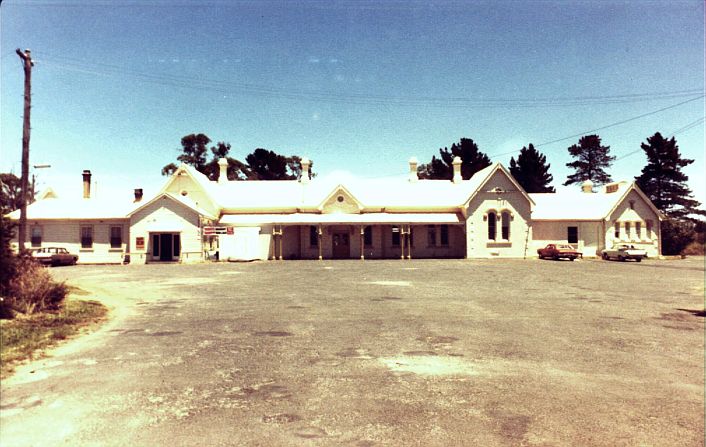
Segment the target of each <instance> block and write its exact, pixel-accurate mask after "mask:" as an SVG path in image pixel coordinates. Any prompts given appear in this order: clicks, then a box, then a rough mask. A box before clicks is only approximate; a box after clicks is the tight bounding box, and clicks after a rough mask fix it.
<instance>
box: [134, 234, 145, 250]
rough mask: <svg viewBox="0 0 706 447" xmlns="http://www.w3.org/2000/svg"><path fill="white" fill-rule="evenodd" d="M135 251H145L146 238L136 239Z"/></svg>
mask: <svg viewBox="0 0 706 447" xmlns="http://www.w3.org/2000/svg"><path fill="white" fill-rule="evenodd" d="M135 249H137V250H144V249H145V238H144V237H137V238H135Z"/></svg>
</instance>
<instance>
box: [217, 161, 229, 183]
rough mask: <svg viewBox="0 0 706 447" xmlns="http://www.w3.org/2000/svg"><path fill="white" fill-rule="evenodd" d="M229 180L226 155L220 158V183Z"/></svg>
mask: <svg viewBox="0 0 706 447" xmlns="http://www.w3.org/2000/svg"><path fill="white" fill-rule="evenodd" d="M227 181H228V160H227V159H226V158H225V157H221V158H219V159H218V183H224V182H227Z"/></svg>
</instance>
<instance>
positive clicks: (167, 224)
mask: <svg viewBox="0 0 706 447" xmlns="http://www.w3.org/2000/svg"><path fill="white" fill-rule="evenodd" d="M163 230H164V231H163ZM171 230H177V231H171ZM160 232H165V233H171V232H178V233H179V234H180V236H181V255H180V258H179V261H180V262H198V261H202V260H203V247H202V243H201V231H200V228H199V215H198V213H197V212H195V211H194V210H192V209H190V208H188V207H186V206H184V205H183V204H181V203H178V202H175V201H174V200H173V199H170V198H168V197H166V196H165V197H162V198H160V199H157V201H156V202H154V203H151V204H150V205H149V206H147V207H145V208H143V209H141V210H139V211H137V212H136V213H135V214H133V215H132V217H131V219H130V262H131V263H145V262H151V261H153V259H152V252H151V247H152V240H151V234H153V233H160ZM138 237H144V238H145V248H144V249H142V250H137V248H136V245H135V239H136V238H138ZM154 261H158V259H154Z"/></svg>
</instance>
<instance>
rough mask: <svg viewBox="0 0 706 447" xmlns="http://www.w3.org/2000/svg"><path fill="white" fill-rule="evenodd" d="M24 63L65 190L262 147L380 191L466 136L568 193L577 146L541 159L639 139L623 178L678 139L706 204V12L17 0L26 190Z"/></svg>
mask: <svg viewBox="0 0 706 447" xmlns="http://www.w3.org/2000/svg"><path fill="white" fill-rule="evenodd" d="M18 47H19V48H31V49H32V51H33V56H34V58H35V60H36V66H35V68H34V70H33V99H32V100H33V110H32V127H33V129H32V140H31V163H32V164H43V163H48V164H51V165H52V167H51V168H50V169H44V170H40V171H37V174H38V176H39V184H40V185H41V186H45V185H51V186H53V187H54V188H55V189H58V190H60V191H61V190H63V189H66V190H71V191H72V193H73V191H78V190H79V189H80V178H81V176H80V173H81V170H83V169H91V170H92V171H93V173H94V180H96V181H97V182H98V190H99V191H108V190H115V189H118V188H123V189H125V190H126V192H127V193H130V192H131V190H132V188H135V187H144V188H147V189H154V188H156V187H158V186H159V185H161V183H162V182H163V180H164V179H163V178H162V177H161V176H160V169H161V167H162V166H164V165H165V164H167V163H169V162H171V161H174V160H175V157H176V156H177V155H178V149H179V141H180V139H181V137H182V136H184V135H186V134H189V133H198V132H202V133H205V134H207V135H208V136H210V137H211V139H213V140H214V141H227V142H229V143H231V145H232V147H233V150H232V153H231V155H232V156H234V157H235V158H240V159H244V158H245V155H247V154H248V153H250V152H252V151H253V150H254V149H255V148H258V147H264V148H267V149H271V150H274V151H276V152H278V153H281V154H284V155H291V154H298V155H306V156H308V157H310V158H311V159H312V160H314V168H315V171H316V172H318V173H320V174H322V175H325V174H327V173H330V172H332V171H335V170H347V171H350V172H353V173H355V174H357V175H361V176H366V177H376V176H392V175H397V174H402V175H404V174H405V172H406V170H407V164H406V162H407V160H408V159H409V157H410V156H413V155H414V156H417V157H418V158H419V160H420V162H425V161H428V160H429V159H431V156H432V155H435V154H437V153H438V149H439V148H440V147H444V146H450V145H451V144H452V143H453V142H455V141H458V139H459V138H461V137H469V138H472V139H474V140H475V141H476V143H477V144H478V145H479V147H480V149H481V150H482V151H483V152H485V153H486V154H488V155H490V156H491V158H492V159H493V161H500V162H502V163H503V164H505V165H508V164H509V160H510V156H511V155H513V154H511V153H510V152H513V151H519V149H520V148H521V147H522V146H523V145H527V144H528V143H534V144H535V145H536V146H537V145H541V146H540V147H538V149H539V150H540V151H542V152H543V153H544V154H545V155H546V156H547V159H548V161H549V162H550V163H551V173H552V174H553V175H554V179H555V181H554V184H555V186H558V185H560V184H561V183H562V182H563V181H564V180H565V178H566V176H567V175H568V174H569V173H570V171H569V170H568V169H567V168H566V167H565V164H566V163H567V162H569V161H571V159H570V158H569V156H568V152H567V147H568V146H570V145H571V144H573V143H575V142H577V141H578V136H575V137H572V138H569V139H565V140H562V141H558V142H554V143H550V144H542V143H549V142H552V141H554V140H560V139H563V138H564V137H569V136H573V135H578V134H581V133H582V132H584V131H589V130H592V129H597V128H601V127H604V126H609V125H612V124H615V123H620V122H622V121H626V120H629V121H628V122H626V123H623V124H617V125H614V126H611V127H608V128H606V129H602V130H599V131H597V132H596V133H598V134H599V135H600V136H601V137H602V139H603V143H604V144H606V145H609V146H610V147H611V153H612V154H613V155H615V156H617V157H620V159H619V160H617V161H616V162H615V163H614V165H613V167H612V169H611V170H610V173H611V174H612V175H613V177H614V178H615V179H627V180H632V178H633V177H634V176H636V175H639V174H640V170H641V169H642V167H643V166H644V164H645V157H644V155H643V154H642V151H639V147H640V143H641V142H644V141H645V139H646V138H647V137H648V136H651V135H652V134H653V133H654V132H656V131H659V132H662V133H663V134H668V135H669V134H671V133H672V132H675V131H678V132H677V134H676V138H677V141H678V142H679V146H680V149H681V152H682V154H683V156H685V157H688V158H694V159H696V162H695V163H694V164H693V165H691V166H690V167H689V168H688V169H686V173H687V174H688V175H689V176H690V184H689V186H690V187H691V189H692V190H693V191H694V193H695V195H696V197H697V199H698V200H700V201H701V202H706V184H705V183H704V176H703V172H705V170H704V158H705V157H704V124H703V117H704V99H703V89H704V5H703V2H701V1H681V2H679V1H677V2H675V1H668V2H667V1H664V2H660V1H649V2H647V1H629V2H574V1H564V2H537V1H532V2H530V1H527V2H461V1H444V2H439V1H427V2H392V1H380V2H364V1H357V2H327V1H326V2H324V1H320V2H313V1H311V2H310V1H297V2H253V1H251V2H225V1H187V0H177V1H174V2H168V1H159V0H144V1H130V0H128V1H123V2H118V1H101V0H96V1H88V0H64V1H52V0H35V1H32V0H27V1H24V2H18V1H10V0H6V1H3V2H2V5H1V6H0V50H1V54H2V59H1V67H0V68H1V72H0V73H1V76H2V77H1V80H0V94H1V95H2V103H1V105H0V120H1V121H0V145H1V147H0V171H2V172H6V171H9V170H13V171H14V172H16V173H18V174H19V171H20V159H21V134H22V88H23V81H22V69H21V65H20V62H19V58H18V57H17V55H16V54H15V52H14V50H15V48H18ZM687 101H688V102H687ZM680 103H683V104H680ZM677 104H680V105H677ZM662 109H665V110H662ZM660 110H661V111H660ZM653 112H654V113H653ZM641 115H646V116H643V117H641V118H636V117H640V116H641ZM632 118H636V119H632ZM631 119H632V120H631ZM500 154H502V155H500Z"/></svg>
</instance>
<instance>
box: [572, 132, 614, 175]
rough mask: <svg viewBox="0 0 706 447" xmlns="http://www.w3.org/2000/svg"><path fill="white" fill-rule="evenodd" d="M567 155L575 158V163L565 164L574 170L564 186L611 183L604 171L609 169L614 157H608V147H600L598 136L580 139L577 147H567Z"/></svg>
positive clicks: (587, 136)
mask: <svg viewBox="0 0 706 447" xmlns="http://www.w3.org/2000/svg"><path fill="white" fill-rule="evenodd" d="M569 154H571V156H572V157H574V158H576V161H573V162H571V163H567V164H566V166H568V167H570V168H573V169H574V173H573V174H571V175H569V176H568V177H567V178H566V181H565V182H564V186H566V185H571V184H573V183H582V182H584V181H586V180H591V181H592V182H593V183H594V184H597V185H601V184H604V183H609V182H611V181H613V180H612V178H611V177H610V175H608V173H606V171H605V170H606V169H608V168H610V165H612V164H613V160H615V157H613V156H611V155H610V146H602V145H601V138H600V137H599V136H598V135H586V136H584V137H581V138H580V139H579V144H578V145H576V144H574V145H573V146H571V147H569Z"/></svg>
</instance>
